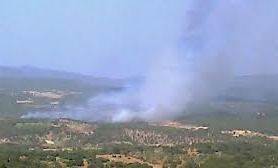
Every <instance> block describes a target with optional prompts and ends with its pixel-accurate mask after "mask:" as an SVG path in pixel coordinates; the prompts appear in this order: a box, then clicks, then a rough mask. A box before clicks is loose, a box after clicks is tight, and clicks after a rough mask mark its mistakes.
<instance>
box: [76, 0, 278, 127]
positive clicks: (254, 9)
mask: <svg viewBox="0 0 278 168" xmlns="http://www.w3.org/2000/svg"><path fill="white" fill-rule="evenodd" d="M190 4H191V5H189V6H188V10H187V11H185V13H186V17H185V19H184V20H183V22H185V28H184V37H182V38H181V39H177V40H176V42H169V46H165V48H164V49H161V51H160V52H158V53H157V54H156V55H154V56H153V59H152V61H151V63H150V66H149V67H150V68H149V69H148V71H147V73H146V78H145V80H144V81H143V82H142V83H141V84H140V86H139V87H136V89H134V88H131V89H127V90H126V91H124V92H122V93H116V95H114V99H113V100H110V97H111V95H108V96H107V98H105V96H102V104H101V105H102V106H106V105H108V104H109V105H112V106H111V107H113V108H110V109H108V110H107V111H108V112H107V113H106V115H104V117H100V118H98V119H97V120H106V121H107V120H108V121H113V122H120V121H130V120H134V119H141V120H161V119H171V118H175V117H177V116H178V115H180V114H183V112H185V111H186V109H187V105H188V104H189V103H191V102H194V101H196V102H202V101H207V100H209V99H211V98H212V97H214V96H215V95H217V94H218V93H219V92H220V91H221V90H222V89H223V88H225V87H226V86H227V85H226V84H227V83H228V82H229V80H231V79H232V78H233V77H234V75H236V74H241V73H249V74H250V73H273V72H277V68H276V65H277V61H278V55H277V54H278V52H277V48H278V22H276V20H277V18H278V10H277V9H278V1H276V0H268V1H262V0H244V1H243V0H225V1H224V0H210V1H205V0H192V1H191V3H190ZM138 85H139V84H138ZM117 94H118V95H117ZM98 99H99V98H98V97H97V98H94V101H92V102H91V106H99V104H98ZM97 110H99V109H98V108H97ZM104 112H105V111H104ZM96 113H99V111H96V110H91V111H90V112H88V111H87V112H83V113H82V112H78V116H80V117H79V118H82V119H83V118H86V119H88V118H89V119H90V120H95V119H94V116H95V114H96ZM74 116H76V115H74ZM84 116H85V117H84Z"/></svg>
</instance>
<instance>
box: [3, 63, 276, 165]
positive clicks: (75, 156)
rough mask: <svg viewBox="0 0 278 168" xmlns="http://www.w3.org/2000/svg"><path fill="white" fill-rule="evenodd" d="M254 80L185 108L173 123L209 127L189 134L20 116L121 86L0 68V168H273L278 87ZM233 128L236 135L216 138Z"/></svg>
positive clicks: (146, 126)
mask: <svg viewBox="0 0 278 168" xmlns="http://www.w3.org/2000/svg"><path fill="white" fill-rule="evenodd" d="M20 73H21V74H20ZM42 74H43V75H42ZM260 78H261V77H260V76H256V77H241V78H239V79H238V80H237V81H234V83H233V87H230V88H229V89H228V90H226V91H225V92H224V93H223V94H222V95H220V96H219V97H218V98H217V99H216V100H214V101H212V102H210V103H206V104H202V105H200V104H199V105H194V106H192V108H190V112H191V113H189V114H188V115H186V116H181V117H180V118H179V120H178V121H177V122H176V123H179V124H180V125H182V126H187V125H188V124H191V125H194V126H207V127H209V128H208V129H196V130H194V129H187V128H180V127H179V126H180V125H177V127H175V126H168V127H167V126H162V125H161V124H160V123H157V124H153V123H151V124H150V123H146V122H132V123H90V122H83V121H74V120H68V119H57V120H50V119H20V116H21V115H22V114H24V113H25V112H28V111H32V110H37V109H40V110H49V109H50V110H51V109H52V110H53V109H54V110H55V108H59V107H60V106H64V105H78V104H82V103H84V102H85V101H86V100H87V99H88V98H89V97H91V96H93V95H97V94H99V93H101V92H109V91H112V90H115V89H121V85H120V82H119V81H118V80H110V79H99V78H90V77H86V76H78V75H76V74H71V73H62V72H56V71H45V70H38V69H33V68H30V67H25V68H24V67H23V69H19V70H18V69H10V68H0V123H1V124H0V168H2V167H3V168H4V167H9V168H16V167H28V168H29V167H30V168H32V167H34V168H37V167H94V168H102V167H127V168H138V167H139V168H140V167H142V168H148V167H155V168H159V167H165V168H168V167H169V168H176V167H181V168H183V167H185V168H198V167H201V168H210V167H211V168H222V167H225V168H230V167H231V168H239V167H242V168H261V167H266V168H274V167H278V141H277V140H278V139H277V140H275V138H272V139H271V138H269V136H270V135H278V124H277V123H278V122H277V121H278V104H277V103H276V96H277V95H278V94H276V91H277V90H276V89H277V88H275V87H276V86H278V85H274V84H273V83H271V81H272V82H273V81H276V78H275V79H273V80H270V78H273V77H269V76H268V77H263V80H260ZM277 81H278V80H277ZM253 83H258V84H257V85H253ZM270 83H271V84H270ZM274 83H275V82H274ZM251 84H252V86H253V87H251ZM260 86H263V89H262V90H260V93H257V92H256V93H255V90H258V88H259V87H260ZM271 90H272V91H271ZM273 90H274V91H273ZM25 91H27V92H25ZM30 91H36V94H37V95H34V94H33V93H30ZM37 92H38V93H37ZM49 94H50V95H49ZM61 95H62V96H61ZM60 96H61V97H60ZM277 100H278V99H277ZM20 101H23V103H22V102H20ZM24 101H26V102H24ZM53 102H54V103H53ZM55 102H59V104H55ZM236 129H237V130H240V131H241V130H243V134H242V135H241V134H240V135H239V136H236V135H235V134H233V133H231V134H229V133H225V134H224V133H223V131H230V130H236ZM249 130H250V131H251V133H248V131H249ZM245 133H246V135H245ZM109 157H110V158H109Z"/></svg>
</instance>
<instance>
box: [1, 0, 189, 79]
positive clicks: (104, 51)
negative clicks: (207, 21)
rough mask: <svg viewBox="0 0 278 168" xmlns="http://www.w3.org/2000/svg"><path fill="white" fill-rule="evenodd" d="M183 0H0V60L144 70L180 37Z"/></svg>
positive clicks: (84, 69)
mask: <svg viewBox="0 0 278 168" xmlns="http://www.w3.org/2000/svg"><path fill="white" fill-rule="evenodd" d="M186 6H187V4H186V1H185V0H173V1H172V0H171V1H170V0H80V1H77V0H59V1H57V0H0V65H8V66H20V65H34V66H38V67H44V68H51V69H60V70H67V71H74V72H81V73H86V74H90V75H93V76H94V75H96V76H129V75H134V74H141V73H144V71H145V69H146V66H147V65H148V62H149V60H150V59H151V58H152V55H154V54H156V53H157V52H158V51H160V50H161V49H162V48H164V47H165V46H167V45H169V44H172V43H175V42H176V41H177V40H180V39H181V37H182V34H183V27H184V15H185V8H186Z"/></svg>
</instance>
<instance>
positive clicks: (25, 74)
mask: <svg viewBox="0 0 278 168" xmlns="http://www.w3.org/2000/svg"><path fill="white" fill-rule="evenodd" d="M0 78H57V79H67V80H78V81H81V82H82V81H83V82H88V83H94V84H95V85H96V84H97V85H104V86H106V85H122V84H123V80H122V79H111V78H105V77H92V76H88V75H83V74H78V73H74V72H64V71H59V70H49V69H43V68H37V67H33V66H20V67H7V66H0Z"/></svg>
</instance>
